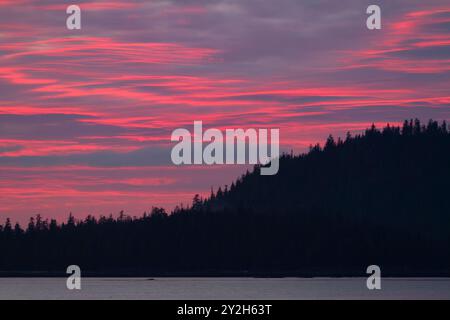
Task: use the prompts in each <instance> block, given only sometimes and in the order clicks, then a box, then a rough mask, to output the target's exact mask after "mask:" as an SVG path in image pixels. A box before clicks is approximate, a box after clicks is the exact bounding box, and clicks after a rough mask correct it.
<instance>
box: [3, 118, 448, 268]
mask: <svg viewBox="0 0 450 320" xmlns="http://www.w3.org/2000/svg"><path fill="white" fill-rule="evenodd" d="M449 183H450V133H449V131H448V128H447V125H446V123H442V124H439V123H437V122H434V121H430V122H429V123H428V124H427V125H425V126H423V125H421V124H420V122H419V121H418V120H416V121H406V122H405V123H404V125H403V127H401V128H398V127H390V126H387V127H385V128H383V129H382V130H377V129H376V128H375V127H372V128H370V129H368V130H366V132H365V133H364V134H361V135H357V136H354V137H351V136H350V135H347V137H346V139H345V140H340V139H338V140H337V141H335V140H334V139H333V138H332V137H329V138H328V140H327V142H326V143H325V145H324V147H323V148H321V147H320V146H318V145H317V146H313V147H311V150H310V152H309V153H307V154H304V155H299V156H293V155H284V156H282V158H281V159H280V169H279V172H278V174H277V175H274V176H261V175H260V174H259V168H258V167H256V168H255V170H254V171H253V172H251V173H247V174H245V175H244V176H242V177H241V178H240V179H238V180H237V181H236V182H235V183H233V184H232V185H231V186H230V187H225V188H223V189H219V190H217V191H216V192H214V193H212V194H211V196H210V197H209V198H208V199H205V200H203V199H201V198H200V197H198V196H195V197H194V200H193V204H192V207H190V208H177V209H175V210H174V211H173V212H172V213H171V214H167V213H166V212H165V211H164V210H163V209H160V208H153V209H152V211H151V212H150V213H149V214H144V216H142V217H140V218H131V217H128V216H127V215H126V214H124V213H121V214H120V215H119V217H118V218H113V217H112V216H109V217H104V216H102V217H99V218H95V217H92V216H89V217H87V218H86V219H85V220H83V221H76V220H75V219H74V218H73V217H72V216H70V217H69V219H68V221H67V222H66V223H63V224H62V225H59V224H57V223H56V221H54V220H52V221H46V220H43V219H41V218H40V216H37V217H35V218H31V219H30V223H29V224H28V226H27V228H26V229H25V230H23V229H22V227H21V226H19V225H16V226H11V223H10V222H9V220H8V221H7V222H6V223H4V225H3V226H1V227H0V252H2V254H1V255H0V271H6V272H9V274H11V273H10V272H11V271H19V270H22V271H30V270H43V271H51V272H64V271H65V268H66V267H67V266H68V265H70V264H77V265H79V266H80V267H81V268H82V270H85V271H86V270H87V271H92V272H95V273H96V274H109V275H111V274H112V275H118V274H122V275H123V274H124V272H125V273H126V274H128V275H176V274H180V275H186V274H189V275H194V274H195V275H252V274H253V275H270V276H273V275H299V276H305V275H320V276H326V275H338V276H341V275H362V274H365V270H366V269H365V268H366V267H367V266H368V265H370V264H377V265H379V266H380V267H381V268H382V271H383V274H385V275H397V276H412V275H449V274H450V196H449ZM44 214H45V213H44ZM6 274H7V273H6ZM0 275H1V273H0Z"/></svg>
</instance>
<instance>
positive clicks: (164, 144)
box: [0, 0, 450, 224]
mask: <svg viewBox="0 0 450 320" xmlns="http://www.w3.org/2000/svg"><path fill="white" fill-rule="evenodd" d="M70 4H77V5H79V6H80V8H81V26H82V27H81V30H68V29H67V28H66V19H67V17H68V15H67V14H66V8H67V6H68V5H70ZM371 4H377V5H379V6H380V8H381V18H382V29H381V30H368V29H367V27H366V19H367V17H368V15H367V14H366V8H367V7H368V6H369V5H371ZM449 88H450V2H449V1H448V0H427V1H423V0H420V1H418V0H395V1H393V0H389V1H366V0H341V1H334V0H315V1H306V0H305V1H300V0H276V1H275V0H208V1H202V0H196V1H193V0H192V1H191V0H186V1H181V0H178V1H159V0H147V1H130V0H109V1H77V0H71V1H63V0H60V1H48V0H0V224H2V223H3V222H4V219H5V218H6V217H10V218H11V220H12V221H13V222H15V221H19V222H20V223H22V224H24V223H26V221H27V220H28V217H30V216H32V215H35V214H41V215H42V216H43V217H47V218H56V219H58V220H60V221H61V220H64V219H66V217H67V216H68V214H69V212H72V213H73V214H74V215H75V216H76V217H78V218H83V217H85V216H87V215H88V214H92V215H97V216H98V215H100V214H104V215H108V214H110V213H113V214H117V213H118V212H119V211H120V210H125V212H126V213H128V214H129V215H132V216H133V215H141V214H142V213H143V212H144V211H149V210H150V208H151V207H152V206H163V207H165V208H166V209H168V210H170V209H172V208H173V207H174V206H175V205H177V204H181V203H183V204H188V203H190V201H191V199H192V197H193V195H194V194H196V193H198V194H201V195H205V196H206V195H208V194H209V193H210V190H211V187H213V188H214V189H217V187H218V186H224V185H226V184H228V185H229V184H231V182H232V181H233V180H234V179H235V178H236V177H238V176H239V175H240V174H242V173H243V172H244V171H245V170H246V169H247V167H245V166H237V165H228V166H175V165H173V164H172V162H171V160H170V150H171V148H172V147H173V145H174V144H173V143H172V142H171V141H170V135H171V132H172V131H173V130H175V129H176V128H187V129H189V130H191V131H192V130H193V129H192V128H193V122H194V121H195V120H200V121H203V126H204V127H205V129H206V128H219V129H221V130H225V129H226V128H279V130H280V145H281V149H282V150H284V151H289V150H294V151H295V152H304V151H305V150H307V148H308V146H309V145H310V144H315V143H317V142H323V141H324V140H325V139H326V137H327V136H328V135H329V134H333V135H334V136H345V134H346V132H347V131H350V132H360V131H361V130H363V129H365V128H367V127H368V126H370V125H371V124H372V123H375V124H376V125H378V126H383V125H385V124H386V123H391V124H399V123H401V122H402V121H403V120H404V119H409V118H416V117H417V118H419V119H421V120H424V121H427V120H428V119H430V118H433V119H435V120H449V119H450V89H449ZM281 170H283V168H282V167H280V171H281Z"/></svg>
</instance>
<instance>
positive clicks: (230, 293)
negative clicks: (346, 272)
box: [0, 278, 450, 300]
mask: <svg viewBox="0 0 450 320" xmlns="http://www.w3.org/2000/svg"><path fill="white" fill-rule="evenodd" d="M381 285H382V288H381V290H368V289H367V287H366V279H365V278H267V279H266V278H264V279H259V278H154V279H148V278H83V279H82V282H81V286H82V288H81V290H79V291H78V290H73V291H71V290H68V289H67V288H66V279H65V278H0V299H164V300H172V299H180V300H192V299H206V300H215V299H239V300H240V299H243V300H245V299H261V300H264V299H275V300H277V299H450V278H385V279H382V282H381Z"/></svg>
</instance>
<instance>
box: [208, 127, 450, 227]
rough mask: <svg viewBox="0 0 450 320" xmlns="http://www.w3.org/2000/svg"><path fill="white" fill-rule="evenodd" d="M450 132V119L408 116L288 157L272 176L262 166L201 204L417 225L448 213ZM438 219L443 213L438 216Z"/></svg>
mask: <svg viewBox="0 0 450 320" xmlns="http://www.w3.org/2000/svg"><path fill="white" fill-rule="evenodd" d="M449 187H450V133H449V132H448V129H447V125H446V123H445V122H444V123H442V124H438V123H437V122H433V121H430V122H429V123H428V125H426V126H422V125H421V124H420V122H419V121H418V120H416V121H413V120H411V121H405V123H404V125H403V127H402V128H399V127H391V126H387V127H385V128H384V129H382V130H381V131H380V130H377V129H376V128H375V127H374V126H372V128H370V129H368V130H366V131H365V133H364V134H362V135H357V136H355V137H351V136H350V134H347V137H346V139H345V140H341V139H337V141H335V139H334V138H333V137H332V136H330V137H329V138H328V140H327V141H326V143H325V145H324V147H323V148H321V147H320V146H319V145H316V146H311V147H310V152H309V153H307V154H304V155H299V156H291V155H284V156H282V158H281V159H280V170H279V172H278V174H277V175H274V176H261V175H260V174H259V169H258V168H257V169H256V170H255V171H254V172H252V173H247V174H246V175H244V176H242V177H241V178H240V179H238V180H237V181H236V182H235V183H233V184H232V185H231V186H230V187H229V188H228V187H226V188H225V189H224V190H222V189H220V190H218V191H217V192H216V193H215V194H212V196H211V197H210V199H208V200H206V201H205V203H204V204H202V205H201V206H199V207H203V208H208V209H211V210H221V209H223V208H228V209H230V210H236V209H245V210H252V211H255V212H277V213H278V212H284V211H286V212H297V213H298V214H302V212H303V213H304V212H316V211H325V212H334V213H338V214H342V215H344V216H346V217H348V216H349V215H352V216H358V215H359V216H364V217H367V218H373V219H375V220H380V219H381V220H385V219H389V220H398V221H399V222H401V223H411V219H413V218H414V217H415V216H419V217H424V216H427V215H433V216H436V215H448V214H450V196H449V191H450V189H449ZM436 217H437V216H436Z"/></svg>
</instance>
